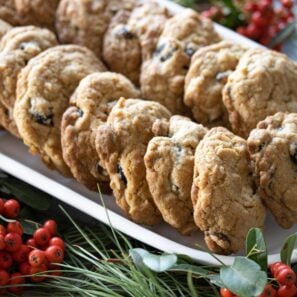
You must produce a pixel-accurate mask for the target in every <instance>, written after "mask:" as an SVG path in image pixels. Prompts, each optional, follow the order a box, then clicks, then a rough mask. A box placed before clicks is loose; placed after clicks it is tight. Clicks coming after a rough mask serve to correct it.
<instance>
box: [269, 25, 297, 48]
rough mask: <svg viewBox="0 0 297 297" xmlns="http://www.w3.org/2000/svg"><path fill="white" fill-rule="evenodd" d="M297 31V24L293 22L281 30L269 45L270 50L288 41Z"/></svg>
mask: <svg viewBox="0 0 297 297" xmlns="http://www.w3.org/2000/svg"><path fill="white" fill-rule="evenodd" d="M295 30H296V22H292V23H290V24H288V25H287V27H285V28H284V29H283V30H281V31H280V32H279V33H278V34H277V35H276V36H275V37H274V38H273V39H272V40H271V41H270V42H269V44H268V47H269V48H274V47H275V46H276V45H278V44H280V43H282V42H284V41H285V40H286V39H288V38H289V37H290V36H291V35H292V34H293V33H294V31H295Z"/></svg>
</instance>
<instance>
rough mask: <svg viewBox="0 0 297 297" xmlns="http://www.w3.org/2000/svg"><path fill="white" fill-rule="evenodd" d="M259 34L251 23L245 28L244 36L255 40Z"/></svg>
mask: <svg viewBox="0 0 297 297" xmlns="http://www.w3.org/2000/svg"><path fill="white" fill-rule="evenodd" d="M259 34H260V31H259V29H258V28H257V27H256V26H255V24H253V23H251V24H249V25H248V26H247V27H246V36H247V37H249V38H252V39H256V38H257V37H258V36H259Z"/></svg>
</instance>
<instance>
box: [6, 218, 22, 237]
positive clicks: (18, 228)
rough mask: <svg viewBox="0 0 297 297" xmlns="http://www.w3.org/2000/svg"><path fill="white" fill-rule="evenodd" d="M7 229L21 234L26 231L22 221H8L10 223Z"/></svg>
mask: <svg viewBox="0 0 297 297" xmlns="http://www.w3.org/2000/svg"><path fill="white" fill-rule="evenodd" d="M7 231H8V232H11V233H17V234H20V235H21V236H22V235H23V233H24V230H23V227H22V225H21V223H20V222H18V221H15V222H11V223H8V225H7Z"/></svg>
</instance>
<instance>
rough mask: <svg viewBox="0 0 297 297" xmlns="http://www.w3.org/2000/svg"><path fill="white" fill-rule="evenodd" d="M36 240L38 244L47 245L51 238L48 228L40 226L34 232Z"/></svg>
mask: <svg viewBox="0 0 297 297" xmlns="http://www.w3.org/2000/svg"><path fill="white" fill-rule="evenodd" d="M33 236H34V240H35V242H36V243H37V245H41V246H43V245H46V244H47V243H48V242H49V240H50V237H51V235H50V233H49V231H48V229H46V228H39V229H37V230H36V231H35V232H34V235H33Z"/></svg>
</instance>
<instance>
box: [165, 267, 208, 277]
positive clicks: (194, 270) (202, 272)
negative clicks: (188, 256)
mask: <svg viewBox="0 0 297 297" xmlns="http://www.w3.org/2000/svg"><path fill="white" fill-rule="evenodd" d="M169 271H177V272H189V271H191V272H192V273H193V274H195V275H198V276H208V275H209V271H208V270H206V269H204V268H202V267H199V266H195V265H191V264H176V265H174V266H173V267H171V268H170V269H169Z"/></svg>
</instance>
